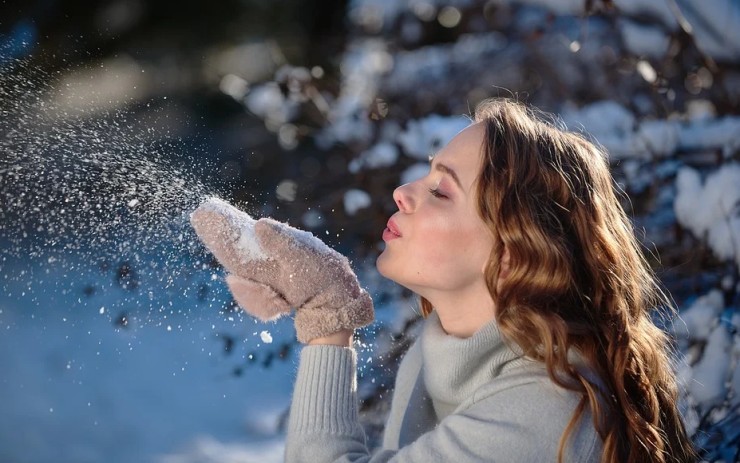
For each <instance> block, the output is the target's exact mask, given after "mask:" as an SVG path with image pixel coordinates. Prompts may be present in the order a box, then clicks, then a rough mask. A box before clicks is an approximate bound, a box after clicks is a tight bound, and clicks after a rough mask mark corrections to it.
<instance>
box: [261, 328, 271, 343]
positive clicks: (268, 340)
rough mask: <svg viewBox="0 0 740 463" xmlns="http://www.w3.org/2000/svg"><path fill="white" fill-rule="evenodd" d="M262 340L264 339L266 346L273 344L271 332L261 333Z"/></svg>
mask: <svg viewBox="0 0 740 463" xmlns="http://www.w3.org/2000/svg"><path fill="white" fill-rule="evenodd" d="M260 339H262V342H264V343H265V344H270V343H271V342H272V335H271V334H270V332H269V331H262V332H261V333H260Z"/></svg>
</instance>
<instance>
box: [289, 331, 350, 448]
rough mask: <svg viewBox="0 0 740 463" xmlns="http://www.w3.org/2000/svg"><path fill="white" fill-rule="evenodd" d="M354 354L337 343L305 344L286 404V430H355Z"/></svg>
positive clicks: (309, 431)
mask: <svg viewBox="0 0 740 463" xmlns="http://www.w3.org/2000/svg"><path fill="white" fill-rule="evenodd" d="M356 378H357V354H356V352H355V350H354V349H350V348H347V347H340V346H325V345H319V346H306V347H304V348H303V350H302V351H301V361H300V365H299V367H298V375H297V377H296V381H295V388H294V390H293V402H292V404H291V407H290V423H289V426H290V430H291V431H292V432H297V433H311V432H328V433H333V434H353V433H355V432H357V428H358V426H359V419H358V415H357V406H358V405H357V379H356Z"/></svg>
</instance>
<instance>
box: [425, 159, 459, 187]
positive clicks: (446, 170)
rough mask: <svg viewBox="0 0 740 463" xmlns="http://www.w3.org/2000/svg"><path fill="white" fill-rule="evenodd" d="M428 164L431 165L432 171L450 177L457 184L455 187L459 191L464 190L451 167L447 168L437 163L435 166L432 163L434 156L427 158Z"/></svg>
mask: <svg viewBox="0 0 740 463" xmlns="http://www.w3.org/2000/svg"><path fill="white" fill-rule="evenodd" d="M429 162H430V163H431V164H432V169H433V170H438V171H440V172H443V173H445V174H448V175H449V176H450V177H452V180H454V181H455V183H457V186H458V187H459V188H460V189H461V190H465V188H463V186H462V182H460V177H458V176H457V172H455V171H454V170H452V168H451V167H449V166H447V165H445V164H441V163H439V162H438V163H436V164H435V163H434V155H432V156H429Z"/></svg>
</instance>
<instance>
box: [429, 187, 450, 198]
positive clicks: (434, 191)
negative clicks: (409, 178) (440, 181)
mask: <svg viewBox="0 0 740 463" xmlns="http://www.w3.org/2000/svg"><path fill="white" fill-rule="evenodd" d="M429 193H431V194H432V196H434V197H435V198H447V195H445V194H443V193H441V192H440V191H439V188H429Z"/></svg>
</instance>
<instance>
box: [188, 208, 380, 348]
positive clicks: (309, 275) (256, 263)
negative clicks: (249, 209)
mask: <svg viewBox="0 0 740 463" xmlns="http://www.w3.org/2000/svg"><path fill="white" fill-rule="evenodd" d="M191 223H192V224H193V228H195V231H196V233H197V234H198V236H199V237H200V238H201V240H202V241H203V243H204V244H205V245H206V246H207V247H208V249H210V250H211V252H213V254H214V255H215V256H216V259H218V261H219V262H221V264H222V265H223V266H224V268H225V269H226V270H227V271H228V272H229V275H227V277H226V282H227V284H228V285H229V289H230V290H231V293H232V294H233V296H234V299H235V300H236V302H237V303H238V304H239V305H240V306H241V307H242V308H244V310H246V311H247V312H248V313H250V314H251V315H253V316H255V317H257V318H259V319H261V320H265V321H266V320H273V319H275V318H278V317H280V316H282V315H285V314H287V313H289V312H290V311H291V309H292V308H295V309H296V316H295V327H296V334H297V337H298V340H299V341H300V342H303V343H306V342H308V341H310V340H312V339H315V338H319V337H323V336H327V335H329V334H332V333H336V332H337V331H340V330H342V329H354V328H359V327H361V326H365V325H367V324H369V323H371V322H372V321H373V318H374V313H373V304H372V299H371V298H370V296H369V295H368V293H367V292H366V291H365V290H364V289H362V288H361V287H360V284H359V282H358V281H357V277H356V276H355V274H354V272H353V271H352V269H351V267H350V265H349V261H348V260H347V258H346V257H344V256H343V255H341V254H339V253H338V252H336V251H335V250H333V249H331V248H330V247H328V246H327V245H326V244H324V242H322V241H321V240H320V239H318V238H316V237H315V236H313V235H312V234H311V233H309V232H305V231H302V230H298V229H296V228H293V227H291V226H289V225H287V224H284V223H281V222H277V221H275V220H273V219H269V218H263V219H259V220H257V221H255V220H254V219H252V218H251V217H249V216H248V215H247V214H246V213H244V212H242V211H239V210H238V209H236V208H234V207H233V206H230V205H228V204H227V203H225V202H223V201H221V200H213V199H211V200H207V201H206V202H204V203H203V204H201V205H200V206H199V207H198V208H197V209H196V210H195V212H193V214H192V216H191Z"/></svg>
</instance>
